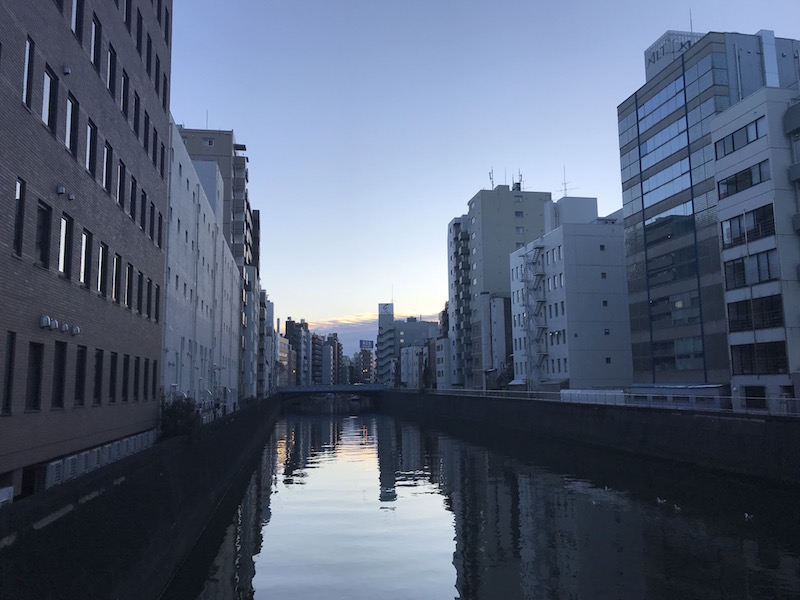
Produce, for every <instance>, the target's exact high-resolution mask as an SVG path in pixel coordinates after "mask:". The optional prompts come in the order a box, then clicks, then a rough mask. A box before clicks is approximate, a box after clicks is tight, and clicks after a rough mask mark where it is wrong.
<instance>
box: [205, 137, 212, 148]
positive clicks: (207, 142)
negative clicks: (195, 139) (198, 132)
mask: <svg viewBox="0 0 800 600" xmlns="http://www.w3.org/2000/svg"><path fill="white" fill-rule="evenodd" d="M213 145H214V139H213V138H203V148H211V147H212V146H213Z"/></svg>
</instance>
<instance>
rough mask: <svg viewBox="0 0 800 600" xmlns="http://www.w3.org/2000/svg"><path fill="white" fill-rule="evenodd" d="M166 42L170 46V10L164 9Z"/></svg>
mask: <svg viewBox="0 0 800 600" xmlns="http://www.w3.org/2000/svg"><path fill="white" fill-rule="evenodd" d="M164 41H165V42H166V43H167V46H169V9H168V8H165V9H164Z"/></svg>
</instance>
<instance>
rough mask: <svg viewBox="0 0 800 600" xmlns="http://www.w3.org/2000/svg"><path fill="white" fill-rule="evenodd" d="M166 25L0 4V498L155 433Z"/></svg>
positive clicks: (80, 5) (128, 13)
mask: <svg viewBox="0 0 800 600" xmlns="http://www.w3.org/2000/svg"><path fill="white" fill-rule="evenodd" d="M171 14H172V2H171V0H161V1H159V2H158V3H152V2H106V1H100V0H82V1H77V0H64V1H57V2H30V1H28V0H0V46H1V47H2V65H1V66H0V73H1V74H0V123H2V130H3V135H2V143H0V165H2V167H0V190H2V197H3V198H5V199H7V201H6V203H5V205H4V206H5V207H6V209H5V211H6V212H5V214H6V218H5V219H3V224H2V226H1V227H2V229H3V231H2V235H0V240H2V241H0V245H2V246H3V248H4V252H3V253H2V257H0V273H2V276H3V281H4V285H3V290H2V294H1V295H0V338H1V341H0V360H1V361H2V362H1V363H0V364H2V370H1V371H0V414H2V417H1V418H0V440H2V442H0V446H1V447H2V450H1V451H0V488H5V489H6V491H7V490H8V489H9V488H11V489H13V491H12V492H11V493H12V494H13V495H15V496H18V495H20V494H30V493H33V492H35V491H38V490H40V489H42V488H45V487H48V486H49V485H52V484H54V483H57V482H58V481H60V480H62V479H66V478H71V477H73V476H76V475H78V474H80V473H81V472H83V471H85V470H88V469H91V468H93V467H96V466H97V465H99V464H102V463H103V462H107V461H108V460H113V459H114V458H118V457H119V456H120V455H121V453H123V452H125V451H127V450H126V449H128V448H135V447H141V440H142V435H143V434H145V433H146V434H147V435H146V437H147V438H148V439H151V438H152V435H151V434H152V433H153V432H154V429H155V427H156V426H157V424H158V415H159V405H160V398H161V393H160V391H161V390H160V380H161V369H162V367H163V364H162V351H161V339H162V324H161V323H162V317H163V310H162V303H163V300H162V299H163V291H164V290H163V281H164V263H165V261H164V245H165V241H166V231H165V227H164V218H165V215H166V210H167V172H166V166H167V165H166V161H167V156H166V154H167V153H166V142H167V139H168V136H169V93H170V73H171V58H170V55H171V19H170V16H171ZM123 441H124V442H125V443H124V444H122V442H123ZM129 441H130V442H131V443H128V442H129ZM121 448H122V449H123V450H121Z"/></svg>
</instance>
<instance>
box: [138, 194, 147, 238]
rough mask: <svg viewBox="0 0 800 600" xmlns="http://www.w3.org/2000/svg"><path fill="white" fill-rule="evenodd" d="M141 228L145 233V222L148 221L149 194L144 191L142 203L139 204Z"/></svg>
mask: <svg viewBox="0 0 800 600" xmlns="http://www.w3.org/2000/svg"><path fill="white" fill-rule="evenodd" d="M139 219H140V220H139V226H140V227H141V228H142V231H144V226H145V221H146V220H147V193H146V192H145V191H144V190H142V197H141V201H140V202H139Z"/></svg>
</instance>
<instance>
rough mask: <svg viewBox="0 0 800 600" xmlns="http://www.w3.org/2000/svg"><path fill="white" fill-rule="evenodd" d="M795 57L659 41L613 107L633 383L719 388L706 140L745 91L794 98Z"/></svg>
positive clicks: (726, 36)
mask: <svg viewBox="0 0 800 600" xmlns="http://www.w3.org/2000/svg"><path fill="white" fill-rule="evenodd" d="M797 47H798V43H797V42H796V41H793V40H787V39H776V38H775V36H774V34H773V33H772V32H771V31H760V32H758V33H757V34H755V35H747V34H738V33H708V34H705V35H701V34H697V33H686V32H676V31H668V32H667V33H665V34H664V35H663V36H662V37H661V38H660V39H659V40H658V41H657V42H656V43H655V44H653V46H651V47H650V48H649V49H648V50H647V51H646V52H645V68H646V75H647V82H646V83H645V85H643V86H642V87H641V88H639V89H638V90H637V91H636V92H635V93H634V94H633V95H632V96H630V97H629V98H628V99H626V100H625V101H624V102H623V103H622V104H620V106H619V107H618V122H619V146H620V168H621V179H622V190H623V214H624V218H625V252H626V263H627V269H628V285H629V293H630V300H629V302H630V319H631V347H632V353H633V381H634V383H657V384H661V383H665V384H669V383H718V384H728V383H729V382H730V375H731V370H730V358H729V350H728V341H727V323H726V312H725V298H724V292H723V272H722V263H721V259H720V240H719V235H720V234H719V227H720V225H719V219H718V216H717V201H718V191H717V190H718V187H717V185H716V165H715V162H716V157H715V147H714V143H713V141H712V132H713V130H714V126H715V125H714V122H715V118H716V116H717V115H718V114H719V113H721V112H723V111H725V110H726V109H728V108H730V107H731V106H732V105H735V104H737V103H738V102H740V101H741V100H742V99H744V98H746V97H747V96H749V95H751V94H752V93H754V92H756V91H757V90H759V89H761V88H763V87H765V86H768V87H783V88H794V89H797V85H798V83H797V82H798V66H797V57H796V56H795V54H796V52H797Z"/></svg>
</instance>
